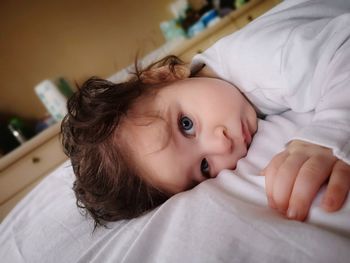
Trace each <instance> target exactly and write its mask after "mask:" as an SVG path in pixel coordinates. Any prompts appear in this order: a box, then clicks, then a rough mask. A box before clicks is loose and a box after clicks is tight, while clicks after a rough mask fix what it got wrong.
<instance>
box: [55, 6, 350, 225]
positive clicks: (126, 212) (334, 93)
mask: <svg viewBox="0 0 350 263" xmlns="http://www.w3.org/2000/svg"><path fill="white" fill-rule="evenodd" d="M292 2H293V1H287V2H286V3H283V5H290V4H293V3H292ZM310 2H311V1H310ZM314 3H316V2H311V4H314ZM294 4H295V3H294ZM322 4H326V3H322ZM333 4H334V3H333ZM302 8H303V10H305V8H307V5H306V4H305V5H303V6H302ZM287 9H288V8H286V9H285V10H284V9H283V8H282V7H279V8H277V9H276V10H277V11H275V12H270V13H269V14H268V15H267V16H263V17H262V18H259V19H257V20H256V21H255V22H254V23H251V24H250V25H249V26H247V27H246V28H245V29H244V30H241V31H239V32H237V33H234V34H232V35H230V36H228V37H226V38H223V39H222V40H220V41H218V42H217V43H216V44H215V45H213V46H212V47H211V48H209V49H208V50H207V51H205V52H204V53H203V54H200V55H197V56H196V57H195V58H194V60H193V61H192V65H191V70H190V69H189V67H188V66H187V65H186V64H184V63H182V62H181V61H180V60H179V59H178V58H177V57H174V56H169V57H166V58H164V59H162V60H160V61H158V62H156V63H154V64H152V65H150V66H148V67H147V68H145V69H140V68H139V67H138V66H135V74H134V76H133V77H131V78H130V79H129V80H128V81H127V82H124V83H118V84H115V83H112V82H109V81H107V80H103V79H98V78H91V79H89V80H87V81H86V82H85V83H84V84H83V85H82V87H81V88H80V89H79V90H78V92H76V93H75V94H74V95H73V97H72V98H71V99H70V100H69V102H68V112H69V113H68V114H67V116H66V117H65V118H64V120H63V122H62V136H63V137H62V141H63V145H64V148H65V152H66V154H67V155H68V156H69V157H70V158H71V161H72V166H73V169H74V172H75V175H76V181H75V183H74V191H75V194H76V197H77V204H78V206H79V207H81V208H84V209H86V211H87V212H89V214H90V215H91V216H92V217H93V218H94V220H95V222H96V225H100V224H104V222H106V221H115V220H120V219H128V218H133V217H137V216H139V215H141V214H143V213H144V212H145V211H147V210H149V209H152V208H154V207H156V206H158V205H160V204H161V203H163V202H164V201H165V200H167V199H168V198H169V197H170V196H172V195H174V194H176V193H179V192H181V191H185V190H188V189H191V188H193V187H194V186H196V185H197V184H199V183H201V182H202V181H204V180H206V179H209V178H214V177H215V176H217V175H218V173H219V172H220V171H221V170H222V169H235V167H236V164H237V161H238V160H239V159H240V158H242V157H244V156H245V155H246V154H247V151H248V148H249V145H250V143H251V142H252V138H253V136H254V134H255V133H256V132H257V128H258V127H257V115H258V114H262V113H263V114H278V113H280V112H283V111H286V110H293V111H296V112H307V111H315V117H314V119H313V121H312V123H310V125H309V126H308V127H306V128H305V129H303V130H302V131H301V132H300V134H297V135H296V136H295V138H293V139H292V141H290V142H288V144H287V145H286V147H285V150H284V151H282V152H281V153H279V154H277V155H276V156H275V157H274V158H273V159H272V160H271V162H270V163H269V164H268V165H267V167H266V168H265V169H264V170H263V171H262V175H265V177H266V180H265V181H266V193H267V199H268V203H269V206H270V207H272V208H274V209H277V210H278V211H279V212H281V213H282V214H285V215H286V216H287V217H288V218H290V219H296V220H304V219H305V218H306V216H307V214H308V211H309V209H310V206H311V203H312V201H313V199H314V197H315V195H316V194H317V192H318V191H319V189H320V188H321V186H322V185H323V184H324V183H328V185H327V190H326V193H325V195H324V197H323V201H322V207H323V208H324V209H325V210H327V211H330V212H331V211H337V210H339V209H340V207H341V206H342V204H343V203H344V201H345V199H346V197H347V194H348V192H349V189H350V165H349V163H350V161H349V152H350V150H349V147H350V146H349V145H350V144H349V134H350V131H349V127H350V124H349V122H350V121H349V117H348V116H349V115H350V114H349V111H350V109H349V105H350V102H349V97H350V96H349V85H348V84H346V83H349V76H350V74H349V72H350V67H349V63H348V61H350V52H349V50H350V44H349V43H350V41H348V39H349V37H348V36H349V35H350V32H348V31H347V28H350V26H349V27H344V23H345V22H346V21H347V20H346V21H338V20H339V19H338V15H341V14H338V13H339V12H342V9H341V8H340V9H334V10H335V11H334V14H333V13H332V12H331V11H330V13H329V14H327V19H328V20H329V21H327V23H324V21H323V20H317V18H315V17H316V16H314V17H312V18H311V17H310V19H309V20H308V19H305V12H299V13H300V17H298V14H299V13H298V12H297V11H298V8H297V6H296V7H295V8H294V9H293V10H292V11H290V10H287ZM330 10H333V9H330ZM284 11H286V12H285V13H284ZM293 11H295V13H293ZM337 12H338V13H337ZM310 13H311V12H310ZM331 13H332V14H333V16H334V17H332V15H331ZM294 14H295V15H294ZM271 20H272V21H273V22H274V23H271V22H270V21H271ZM343 20H344V19H343ZM308 21H313V22H314V23H308ZM304 28H306V30H307V33H308V34H304V32H305V30H304ZM303 30H304V31H303ZM334 32H336V33H337V35H336V36H337V37H334V34H333V33H334ZM342 36H344V37H342ZM241 43H244V45H242V44H241ZM300 46H301V47H302V48H298V47H300ZM281 47H283V48H281ZM315 54H318V57H315ZM294 65H297V66H294ZM265 67H270V68H268V69H265ZM251 74H255V75H254V78H252V77H251V76H252V75H251ZM310 76H311V77H310ZM313 77H315V78H314V79H313ZM233 83H234V84H233Z"/></svg>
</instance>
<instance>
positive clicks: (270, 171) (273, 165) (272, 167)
mask: <svg viewBox="0 0 350 263" xmlns="http://www.w3.org/2000/svg"><path fill="white" fill-rule="evenodd" d="M287 157H288V152H287V151H283V152H280V153H279V154H277V155H275V157H273V158H272V160H271V161H270V163H269V164H268V165H267V166H266V167H265V168H264V170H263V173H262V174H263V175H265V191H266V195H267V200H268V202H269V206H270V207H272V208H276V206H275V203H274V201H273V197H272V194H273V185H274V182H275V179H276V175H277V170H278V169H279V167H280V166H281V164H282V163H283V162H284V160H285V159H286V158H287Z"/></svg>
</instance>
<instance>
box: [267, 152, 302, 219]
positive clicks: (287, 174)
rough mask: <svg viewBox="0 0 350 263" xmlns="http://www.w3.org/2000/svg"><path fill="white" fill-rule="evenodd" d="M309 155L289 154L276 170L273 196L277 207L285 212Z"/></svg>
mask: <svg viewBox="0 0 350 263" xmlns="http://www.w3.org/2000/svg"><path fill="white" fill-rule="evenodd" d="M307 159H308V157H307V156H305V155H301V154H291V155H289V156H288V157H287V158H286V159H285V160H284V161H283V163H282V164H281V165H280V167H279V169H278V170H277V172H276V174H277V175H276V177H275V181H274V183H273V190H272V191H273V192H272V198H273V200H274V203H275V205H276V208H277V209H278V211H280V212H281V213H283V214H285V213H286V211H287V208H288V205H289V199H290V196H291V193H292V190H293V186H294V183H295V180H296V177H297V175H298V172H299V170H300V168H301V167H302V166H303V164H304V163H305V162H306V161H307Z"/></svg>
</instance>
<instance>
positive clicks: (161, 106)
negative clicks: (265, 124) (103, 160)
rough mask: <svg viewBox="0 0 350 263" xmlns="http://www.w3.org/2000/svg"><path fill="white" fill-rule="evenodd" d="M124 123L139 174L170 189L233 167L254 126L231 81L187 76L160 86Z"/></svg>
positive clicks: (253, 118) (249, 110) (174, 190)
mask: <svg viewBox="0 0 350 263" xmlns="http://www.w3.org/2000/svg"><path fill="white" fill-rule="evenodd" d="M132 111H133V112H134V113H136V114H139V115H141V116H145V115H144V114H146V115H147V114H150V113H156V114H159V115H160V117H161V118H154V119H152V118H149V117H144V118H131V120H128V121H126V122H125V125H124V129H125V130H124V131H125V133H124V134H127V135H126V136H127V138H126V139H127V140H128V141H129V147H130V148H131V150H132V152H133V155H134V156H133V158H134V160H135V161H136V163H137V165H138V167H139V168H140V169H141V170H143V171H146V173H145V174H146V175H145V177H146V178H144V179H146V180H147V181H148V182H150V183H151V184H152V185H154V186H155V187H158V188H160V189H162V190H165V191H167V192H168V193H171V194H174V193H178V192H181V191H184V190H187V189H190V188H192V187H193V186H195V185H197V184H199V183H200V182H202V181H204V180H206V179H208V178H213V177H216V176H217V175H218V173H219V172H220V171H221V170H222V169H234V168H235V167H236V164H237V161H238V160H239V159H240V158H242V157H244V156H245V155H246V154H247V149H248V146H249V144H250V143H251V140H252V136H253V134H254V133H255V132H256V129H257V117H256V113H255V110H254V109H253V107H252V106H251V104H250V103H249V102H248V101H247V100H246V99H245V98H244V96H243V95H242V94H241V93H240V92H239V91H238V90H237V89H236V88H235V87H234V86H232V85H231V84H229V83H227V82H225V81H222V80H219V79H212V78H189V79H185V80H181V81H176V82H174V83H172V84H170V85H169V86H167V87H165V88H163V89H161V90H160V91H159V93H158V94H157V95H156V98H155V99H154V100H152V101H148V102H141V103H138V104H137V105H136V106H135V107H134V108H133V110H132Z"/></svg>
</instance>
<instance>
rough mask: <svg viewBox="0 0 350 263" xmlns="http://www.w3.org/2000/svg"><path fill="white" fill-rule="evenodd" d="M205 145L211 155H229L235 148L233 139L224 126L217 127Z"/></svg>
mask: <svg viewBox="0 0 350 263" xmlns="http://www.w3.org/2000/svg"><path fill="white" fill-rule="evenodd" d="M204 143H205V148H206V149H207V151H208V153H209V154H228V153H231V151H232V147H233V145H232V144H233V142H232V139H231V138H230V137H229V135H228V133H227V130H226V128H225V127H224V126H217V127H215V129H214V131H213V133H211V134H209V135H208V136H207V138H206V140H205V142H204Z"/></svg>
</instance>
